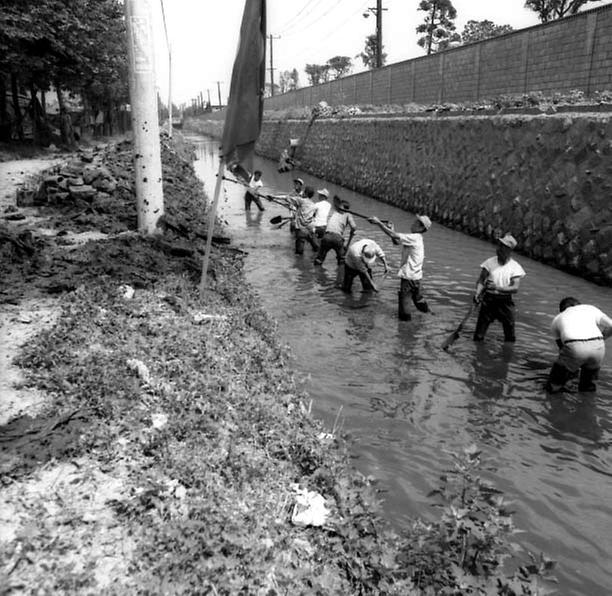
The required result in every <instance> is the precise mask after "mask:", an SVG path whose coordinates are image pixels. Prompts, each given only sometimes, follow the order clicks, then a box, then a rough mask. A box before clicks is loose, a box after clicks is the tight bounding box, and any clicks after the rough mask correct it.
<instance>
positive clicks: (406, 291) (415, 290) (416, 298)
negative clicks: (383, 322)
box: [397, 279, 429, 321]
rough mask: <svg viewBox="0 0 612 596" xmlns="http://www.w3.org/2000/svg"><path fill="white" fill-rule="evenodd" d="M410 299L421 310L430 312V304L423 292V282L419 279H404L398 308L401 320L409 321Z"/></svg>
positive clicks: (401, 283)
mask: <svg viewBox="0 0 612 596" xmlns="http://www.w3.org/2000/svg"><path fill="white" fill-rule="evenodd" d="M410 301H412V303H413V304H414V305H415V306H416V308H417V310H419V311H421V312H429V305H428V304H427V301H426V300H425V298H423V294H421V282H420V280H417V279H402V280H401V282H400V291H399V292H398V308H397V313H398V317H399V319H400V321H409V320H410V319H411V315H410Z"/></svg>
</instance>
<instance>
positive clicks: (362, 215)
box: [345, 209, 389, 225]
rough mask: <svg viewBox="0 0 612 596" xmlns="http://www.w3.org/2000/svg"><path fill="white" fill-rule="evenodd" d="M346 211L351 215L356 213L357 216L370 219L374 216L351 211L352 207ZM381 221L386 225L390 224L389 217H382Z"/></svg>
mask: <svg viewBox="0 0 612 596" xmlns="http://www.w3.org/2000/svg"><path fill="white" fill-rule="evenodd" d="M345 211H346V213H350V214H351V215H354V216H355V217H363V219H370V218H371V217H372V216H371V215H364V214H363V213H357V212H356V211H351V210H350V209H347V210H345ZM380 222H381V223H383V224H385V225H388V224H389V220H388V219H381V220H380Z"/></svg>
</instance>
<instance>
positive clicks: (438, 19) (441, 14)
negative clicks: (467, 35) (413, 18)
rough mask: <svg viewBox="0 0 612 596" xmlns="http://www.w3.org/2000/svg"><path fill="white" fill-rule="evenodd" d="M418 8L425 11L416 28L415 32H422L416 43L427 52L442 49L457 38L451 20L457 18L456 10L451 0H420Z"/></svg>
mask: <svg viewBox="0 0 612 596" xmlns="http://www.w3.org/2000/svg"><path fill="white" fill-rule="evenodd" d="M418 9H419V10H422V11H423V12H425V20H424V21H423V22H422V23H421V24H420V25H419V26H418V27H417V28H416V30H417V33H424V35H422V36H421V37H420V38H419V39H418V41H417V43H418V44H419V45H420V46H421V47H423V48H425V49H426V50H427V53H428V54H431V53H432V52H436V51H438V50H441V49H444V48H445V47H447V46H448V44H449V43H450V42H451V41H458V40H459V35H458V34H457V33H455V29H456V27H455V23H454V22H453V21H454V20H455V19H456V18H457V11H456V10H455V7H454V6H453V3H452V2H451V0H421V2H419V8H418Z"/></svg>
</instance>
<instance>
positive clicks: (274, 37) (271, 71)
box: [268, 35, 280, 95]
mask: <svg viewBox="0 0 612 596" xmlns="http://www.w3.org/2000/svg"><path fill="white" fill-rule="evenodd" d="M268 38H269V39H270V95H274V46H273V45H272V42H273V40H275V39H280V36H279V35H268Z"/></svg>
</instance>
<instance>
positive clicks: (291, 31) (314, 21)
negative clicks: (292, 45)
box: [283, 0, 345, 37]
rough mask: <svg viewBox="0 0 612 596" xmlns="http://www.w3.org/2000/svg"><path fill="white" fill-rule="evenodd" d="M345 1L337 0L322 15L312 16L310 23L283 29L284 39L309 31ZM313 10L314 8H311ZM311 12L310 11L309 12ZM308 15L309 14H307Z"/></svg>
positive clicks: (301, 23)
mask: <svg viewBox="0 0 612 596" xmlns="http://www.w3.org/2000/svg"><path fill="white" fill-rule="evenodd" d="M344 1H345V0H337V1H336V2H335V4H333V5H332V6H331V8H329V9H327V10H326V11H325V12H324V13H322V14H315V15H313V16H314V18H313V19H311V20H310V21H306V22H302V21H300V22H298V23H295V24H294V25H293V26H291V27H288V28H287V29H285V31H284V33H283V34H284V35H285V36H286V37H290V36H292V35H295V34H296V33H302V32H303V31H307V30H308V29H310V28H311V27H312V26H313V25H316V24H317V23H318V22H319V21H320V20H322V19H323V18H324V17H326V16H327V15H328V14H329V13H330V12H332V11H333V10H335V9H336V8H339V7H340V6H341V5H342V4H343V3H344ZM313 8H314V7H313ZM311 12H312V11H311ZM309 14H310V13H309Z"/></svg>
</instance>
